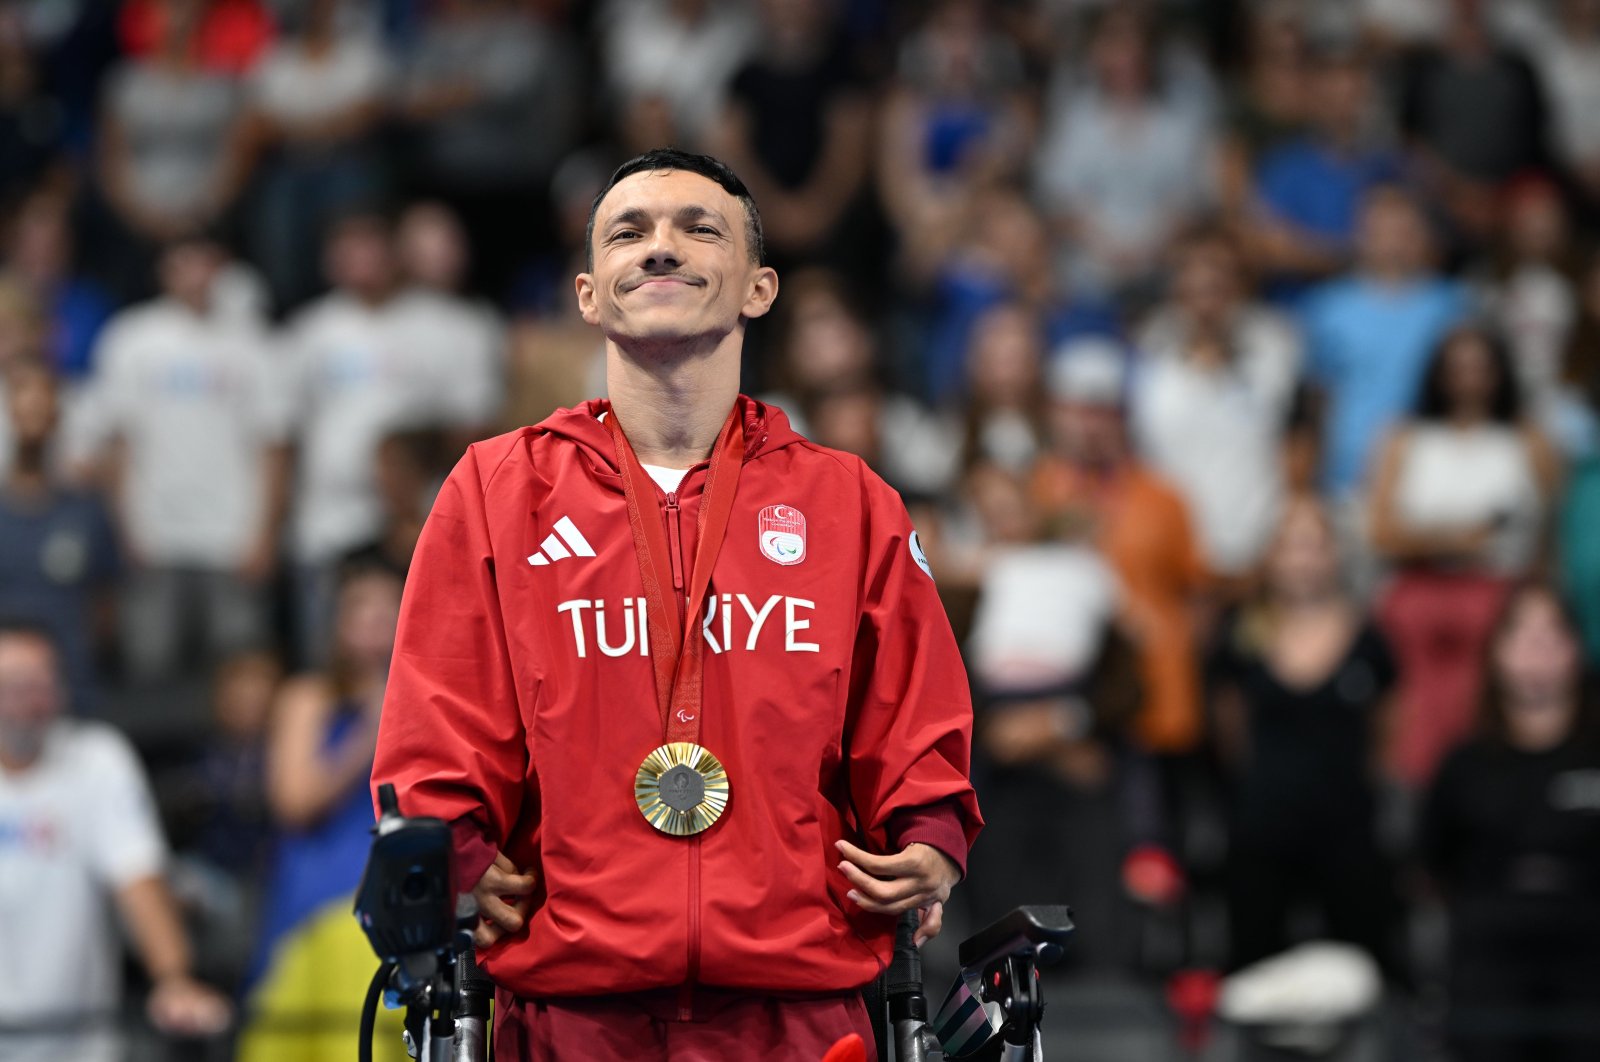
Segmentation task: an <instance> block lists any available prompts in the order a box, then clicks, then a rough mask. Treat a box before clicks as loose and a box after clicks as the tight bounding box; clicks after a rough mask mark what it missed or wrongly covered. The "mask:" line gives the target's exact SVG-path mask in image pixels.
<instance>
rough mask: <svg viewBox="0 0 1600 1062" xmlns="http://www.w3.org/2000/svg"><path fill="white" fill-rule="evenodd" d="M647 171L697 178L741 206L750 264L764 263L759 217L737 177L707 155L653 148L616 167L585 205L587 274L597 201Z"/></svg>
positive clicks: (590, 261)
mask: <svg viewBox="0 0 1600 1062" xmlns="http://www.w3.org/2000/svg"><path fill="white" fill-rule="evenodd" d="M650 170H680V171H682V172H684V173H695V174H699V175H700V176H701V177H704V178H705V179H706V180H708V181H711V182H713V183H715V184H716V185H717V186H718V187H720V188H721V189H722V190H723V191H724V192H727V193H728V194H729V195H731V196H733V197H734V198H735V199H737V200H738V201H739V202H740V203H741V204H742V205H743V206H744V235H745V242H746V243H747V244H748V245H749V248H750V260H751V261H752V262H754V263H755V264H756V265H764V264H765V263H766V260H767V248H766V240H765V238H764V237H763V236H762V234H761V213H760V211H758V210H756V201H755V199H754V197H752V196H751V195H750V189H748V188H746V187H745V186H744V182H743V181H741V180H739V175H738V174H736V173H734V172H733V171H732V170H730V169H729V168H728V166H727V164H726V163H724V162H722V161H721V160H719V159H714V158H712V157H711V156H710V155H696V154H694V153H693V152H689V151H679V150H678V149H677V148H656V149H655V150H654V151H646V152H645V153H644V154H643V155H639V156H636V157H634V158H631V159H629V160H628V161H627V162H624V163H623V164H622V165H621V166H618V167H617V169H616V172H614V173H613V174H612V175H611V179H610V180H609V181H607V182H606V186H605V187H604V188H602V189H600V192H599V194H598V195H596V196H595V197H594V202H592V203H590V204H589V226H588V228H586V229H585V230H584V233H583V253H584V260H585V261H586V262H587V263H588V268H589V269H590V270H593V269H594V219H595V215H596V214H598V213H599V212H600V203H601V201H602V200H604V199H605V197H606V196H607V195H608V194H609V193H610V191H611V189H613V188H615V187H616V186H617V185H618V184H620V183H621V182H622V181H623V180H624V179H626V178H628V177H632V176H633V175H634V174H636V173H645V172H647V171H650Z"/></svg>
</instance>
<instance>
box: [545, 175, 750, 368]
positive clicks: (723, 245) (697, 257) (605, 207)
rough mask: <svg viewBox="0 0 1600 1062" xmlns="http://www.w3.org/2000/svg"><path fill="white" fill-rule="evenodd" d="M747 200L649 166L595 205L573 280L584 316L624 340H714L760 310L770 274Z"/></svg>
mask: <svg viewBox="0 0 1600 1062" xmlns="http://www.w3.org/2000/svg"><path fill="white" fill-rule="evenodd" d="M748 230H749V221H748V219H747V217H746V215H745V209H744V204H743V203H741V202H740V201H739V200H738V199H737V198H736V197H734V196H732V195H730V194H729V193H728V192H726V191H724V190H723V188H722V187H721V186H720V185H718V184H717V183H716V182H715V181H711V180H708V179H707V178H705V177H702V176H700V175H699V174H696V173H689V172H686V171H682V170H646V171H643V172H640V173H635V174H632V175H631V176H628V177H625V178H624V179H623V180H621V181H619V182H618V183H617V185H616V186H615V187H614V188H612V189H611V191H610V192H608V193H607V194H606V196H605V198H604V199H603V200H601V202H600V206H599V210H598V211H597V212H596V215H595V223H594V240H593V245H592V246H591V248H590V251H591V253H592V255H593V265H592V266H591V268H590V271H589V272H588V273H581V274H579V276H578V278H577V292H578V308H579V310H580V311H581V312H582V314H583V319H584V320H585V321H587V322H588V323H589V324H592V325H598V326H599V327H600V330H601V331H602V332H604V333H605V334H606V335H607V336H608V337H611V338H614V339H619V340H623V341H627V340H635V341H645V342H668V343H671V342H676V341H682V340H688V339H693V338H696V337H702V336H703V337H710V338H712V339H713V340H715V339H717V338H720V337H721V336H724V335H726V334H727V333H729V332H731V331H732V330H733V329H734V328H735V327H737V325H738V323H739V319H740V318H741V317H759V316H761V315H762V314H764V313H766V312H767V309H768V308H769V307H770V306H771V305H772V299H773V297H774V296H775V295H776V293H777V280H776V274H774V273H773V271H772V270H771V269H768V268H765V267H763V266H761V265H760V264H759V263H757V262H756V261H755V256H754V255H753V254H752V253H751V248H750V237H749V234H748Z"/></svg>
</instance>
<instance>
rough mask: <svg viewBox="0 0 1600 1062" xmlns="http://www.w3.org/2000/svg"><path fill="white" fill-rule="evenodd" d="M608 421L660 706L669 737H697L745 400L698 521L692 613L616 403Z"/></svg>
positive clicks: (719, 452) (722, 440)
mask: <svg viewBox="0 0 1600 1062" xmlns="http://www.w3.org/2000/svg"><path fill="white" fill-rule="evenodd" d="M605 423H606V427H607V428H609V429H610V431H611V438H612V440H613V441H614V442H615V444H616V447H617V464H618V465H620V466H621V468H622V492H623V495H624V496H625V497H626V498H627V501H628V524H629V526H630V527H631V528H632V529H633V548H634V552H635V554H637V556H638V558H639V575H640V577H641V579H642V580H643V581H644V595H645V608H646V615H647V617H648V623H649V628H650V659H651V662H652V663H653V664H654V665H655V678H656V704H657V707H658V708H659V709H660V712H661V726H662V730H663V732H664V733H665V735H666V738H665V740H666V741H668V742H673V741H688V742H697V740H698V738H699V736H700V710H701V707H702V706H701V703H700V697H701V689H702V683H701V677H702V674H703V671H704V651H705V650H704V646H703V645H702V644H701V639H700V638H699V637H698V634H699V625H700V613H701V611H702V610H703V609H704V608H705V602H706V592H707V591H708V590H709V589H710V587H711V569H712V568H713V567H715V566H716V562H717V554H718V552H719V551H721V549H722V540H723V538H724V536H725V535H726V533H727V530H728V517H729V515H730V514H731V513H732V512H733V496H734V493H735V492H736V491H737V490H738V486H739V472H740V470H741V468H742V466H743V465H744V425H743V423H742V422H741V419H740V415H739V404H738V403H737V402H735V403H734V407H733V410H732V412H730V413H729V414H728V419H727V420H726V421H725V422H724V423H723V425H722V433H721V434H720V435H718V436H717V442H716V445H715V446H714V447H713V448H712V450H711V467H710V468H709V469H708V470H707V472H706V487H705V494H704V496H703V497H702V498H701V501H700V515H699V520H698V521H697V524H696V526H697V528H698V532H699V542H698V543H697V545H696V546H695V553H694V571H693V574H692V575H691V576H690V579H689V585H688V587H687V588H686V590H687V595H686V601H685V604H686V607H687V611H688V614H687V615H686V616H679V615H678V603H677V600H676V597H675V596H673V595H671V594H670V592H669V590H670V587H671V585H672V555H671V553H670V552H669V551H670V549H671V547H670V546H669V545H668V543H667V535H666V531H665V530H664V529H663V528H662V526H661V519H660V517H659V516H658V515H657V507H656V506H654V505H651V506H648V507H647V506H646V505H645V504H644V502H643V501H642V500H641V493H642V492H643V491H647V490H649V489H650V485H651V480H650V475H649V473H647V472H646V471H645V470H644V466H643V465H641V464H640V463H639V458H638V456H637V455H636V454H635V453H634V452H633V447H632V446H631V445H630V444H629V442H628V437H627V435H625V434H623V430H622V425H621V424H620V423H619V422H618V420H617V411H616V410H615V409H612V410H611V415H610V416H608V417H606V420H605ZM652 493H653V492H652Z"/></svg>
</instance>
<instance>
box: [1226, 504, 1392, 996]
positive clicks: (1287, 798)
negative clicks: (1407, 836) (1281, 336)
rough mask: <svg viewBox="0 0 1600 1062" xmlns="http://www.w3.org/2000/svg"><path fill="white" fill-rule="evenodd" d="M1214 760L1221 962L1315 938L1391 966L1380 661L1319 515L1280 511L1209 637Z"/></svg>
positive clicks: (1385, 671) (1384, 646)
mask: <svg viewBox="0 0 1600 1062" xmlns="http://www.w3.org/2000/svg"><path fill="white" fill-rule="evenodd" d="M1214 669H1215V675H1216V689H1215V693H1214V700H1213V705H1214V707H1213V715H1214V726H1215V735H1214V740H1215V742H1216V745H1217V752H1218V754H1219V757H1220V759H1221V761H1222V763H1223V766H1224V771H1225V773H1226V776H1227V779H1228V788H1229V790H1230V804H1231V812H1230V818H1231V836H1230V843H1229V849H1228V859H1229V866H1228V875H1227V880H1228V890H1227V891H1228V912H1229V918H1228V922H1229V931H1230V933H1231V936H1232V948H1231V952H1230V964H1231V965H1232V966H1233V967H1235V968H1238V967H1243V966H1248V965H1250V964H1251V963H1254V962H1257V961H1259V960H1261V959H1265V958H1268V957H1269V956H1272V955H1276V954H1277V953H1279V952H1281V951H1283V950H1285V949H1287V948H1288V947H1289V946H1291V945H1292V944H1294V943H1297V941H1296V940H1294V939H1293V936H1292V930H1291V927H1292V926H1293V925H1294V924H1295V923H1296V921H1297V915H1298V914H1300V913H1301V908H1303V907H1305V906H1310V907H1311V908H1312V909H1313V911H1314V912H1315V915H1316V917H1317V921H1318V929H1317V931H1316V933H1315V936H1316V938H1318V939H1328V940H1342V941H1347V942H1349V943H1352V944H1358V945H1360V946H1361V947H1363V948H1365V949H1366V950H1367V951H1368V952H1369V953H1370V954H1371V955H1372V956H1373V957H1374V958H1375V959H1377V960H1379V961H1380V962H1382V963H1386V964H1387V963H1388V962H1389V961H1390V960H1392V958H1393V954H1392V951H1391V947H1390V939H1389V937H1390V932H1391V930H1392V929H1393V928H1394V915H1395V914H1396V908H1395V902H1394V901H1395V897H1394V892H1393V881H1392V880H1391V878H1390V873H1389V869H1388V867H1387V866H1386V865H1385V859H1384V857H1383V856H1382V854H1381V853H1380V851H1379V848H1378V838H1377V820H1378V772H1377V765H1378V763H1379V762H1381V758H1382V748H1381V743H1382V740H1383V738H1384V735H1385V732H1386V731H1385V718H1386V715H1387V713H1388V710H1389V709H1388V705H1389V693H1390V691H1391V689H1392V688H1393V686H1394V683H1395V678H1396V670H1395V662H1394V657H1393V655H1392V654H1391V653H1390V651H1389V646H1388V643H1387V641H1386V640H1385V639H1384V637H1383V635H1382V633H1380V632H1379V630H1378V628H1377V627H1376V625H1375V624H1374V623H1373V622H1372V621H1371V620H1370V619H1368V618H1367V617H1366V616H1365V615H1364V614H1363V610H1362V608H1361V606H1360V605H1359V604H1357V603H1356V602H1355V601H1354V600H1353V599H1352V598H1351V597H1350V595H1349V594H1348V593H1346V592H1345V590H1344V588H1343V587H1342V585H1341V583H1340V564H1339V552H1338V539H1337V537H1336V535H1335V534H1334V528H1333V525H1332V523H1331V521H1330V519H1329V516H1328V513H1327V512H1326V510H1324V509H1323V508H1322V506H1321V505H1320V504H1319V503H1318V502H1316V501H1315V500H1313V499H1311V498H1309V497H1306V496H1302V497H1300V498H1299V499H1296V500H1293V501H1291V502H1289V503H1288V505H1287V506H1286V507H1285V510H1284V514H1283V519H1282V521H1281V522H1280V524H1279V525H1278V527H1277V530H1276V533H1275V536H1274V538H1273V540H1272V542H1271V544H1270V548H1269V549H1268V551H1267V555H1266V558H1265V560H1264V561H1263V566H1262V579H1261V586H1260V591H1259V594H1258V595H1257V596H1256V597H1255V598H1254V599H1253V600H1252V601H1250V602H1249V603H1247V604H1246V605H1244V606H1243V607H1242V608H1241V609H1240V610H1239V612H1238V614H1237V615H1236V616H1235V617H1234V618H1233V619H1232V621H1231V622H1229V623H1228V624H1226V625H1225V626H1224V628H1223V631H1222V635H1221V638H1220V640H1219V652H1218V654H1217V660H1216V662H1215V664H1214Z"/></svg>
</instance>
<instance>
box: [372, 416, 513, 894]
mask: <svg viewBox="0 0 1600 1062" xmlns="http://www.w3.org/2000/svg"><path fill="white" fill-rule="evenodd" d="M496 442H499V440H496ZM496 449H498V447H497V448H496ZM504 457H505V453H504V452H500V453H496V452H494V450H488V449H486V447H485V445H484V444H478V445H475V446H473V447H472V448H470V449H469V450H468V451H467V453H466V455H465V456H464V457H462V459H461V461H460V462H459V463H458V464H457V465H456V467H455V469H454V470H453V471H452V472H451V473H450V476H449V478H448V479H446V480H445V483H444V486H443V487H442V488H441V489H440V491H439V497H438V499H437V500H436V501H435V502H434V506H433V511H432V513H430V514H429V516H428V522H427V524H426V525H425V526H424V527H423V530H422V537H421V538H420V539H419V540H418V542H417V550H416V554H415V555H414V557H413V558H412V561H411V570H410V572H409V574H408V575H407V577H406V589H405V597H404V599H403V600H402V602H401V606H400V627H399V631H398V633H397V635H396V640H395V648H394V659H393V662H392V663H391V664H390V670H389V684H388V688H387V691H386V692H385V694H384V702H383V717H382V720H381V722H380V724H379V727H378V749H377V755H376V758H375V759H374V761H373V765H372V784H373V789H374V791H376V789H377V786H378V785H379V784H380V783H383V782H393V783H394V786H395V790H396V793H397V795H398V796H399V798H400V809H401V810H402V811H403V812H405V813H406V814H407V815H436V816H438V817H439V818H442V819H444V820H445V821H447V822H451V823H452V824H455V826H456V828H455V835H456V839H457V848H458V852H457V860H458V863H457V865H458V869H460V870H461V872H462V873H463V874H470V873H471V870H470V866H471V865H477V867H478V875H479V876H481V875H482V871H483V866H484V865H486V862H487V861H485V860H482V859H481V856H479V855H472V854H468V853H467V852H464V851H460V850H459V849H461V848H462V846H463V843H464V842H465V841H466V840H467V839H468V838H469V837H470V835H471V832H472V831H471V830H467V829H464V828H463V824H462V823H461V822H459V821H458V820H466V821H467V822H470V823H471V824H473V825H474V826H475V827H476V829H477V832H478V833H479V834H480V836H481V838H482V840H484V841H486V842H488V844H489V845H491V846H493V847H494V848H498V847H501V846H503V845H504V842H505V838H506V836H507V834H508V833H509V831H510V828H511V826H512V824H513V823H514V822H515V821H516V819H517V816H518V814H519V811H520V809H521V807H522V802H523V792H524V779H525V777H526V775H527V770H528V756H527V745H526V742H525V739H524V736H523V727H522V722H521V714H520V711H519V708H518V704H517V695H516V683H515V682H514V680H513V678H512V669H511V663H510V656H509V654H508V652H507V648H506V636H505V624H504V621H503V617H502V616H501V613H500V599H499V594H498V592H497V590H496V585H495V569H494V560H493V555H492V552H491V549H490V544H489V529H488V522H487V518H486V515H485V508H484V486H485V484H486V482H487V481H488V480H489V479H490V478H491V477H492V476H493V474H494V471H495V468H496V467H498V464H499V462H500V460H503V459H504ZM479 847H481V845H480V846H479ZM490 858H492V854H491V855H490ZM475 884H476V880H475V879H474V880H470V881H469V880H462V881H461V882H460V885H461V887H462V888H471V887H472V886H473V885H475Z"/></svg>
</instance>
